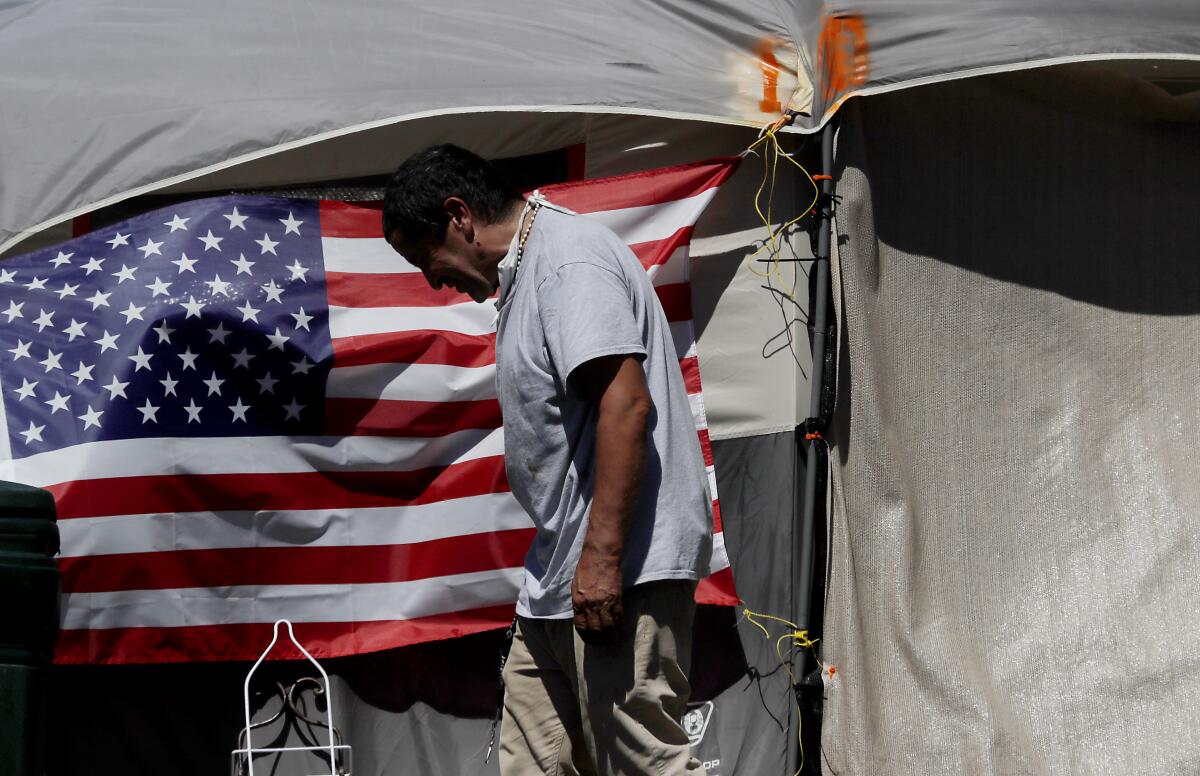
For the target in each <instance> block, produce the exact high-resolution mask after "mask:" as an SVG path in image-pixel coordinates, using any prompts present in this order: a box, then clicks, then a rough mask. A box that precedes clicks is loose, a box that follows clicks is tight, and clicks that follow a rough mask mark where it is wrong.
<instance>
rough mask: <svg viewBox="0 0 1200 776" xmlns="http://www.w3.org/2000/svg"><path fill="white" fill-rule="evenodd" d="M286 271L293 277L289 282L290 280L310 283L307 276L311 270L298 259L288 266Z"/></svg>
mask: <svg viewBox="0 0 1200 776" xmlns="http://www.w3.org/2000/svg"><path fill="white" fill-rule="evenodd" d="M284 269H286V270H287V271H288V272H290V273H292V276H291V277H290V278H288V280H289V281H290V280H299V281H302V282H304V283H307V282H308V278H307V277H306V276H307V275H308V270H309V268H308V267H306V266H304V265H303V264H301V263H300V259H296V260H295V262H293V263H292V264H290V265H288V266H287V267H284Z"/></svg>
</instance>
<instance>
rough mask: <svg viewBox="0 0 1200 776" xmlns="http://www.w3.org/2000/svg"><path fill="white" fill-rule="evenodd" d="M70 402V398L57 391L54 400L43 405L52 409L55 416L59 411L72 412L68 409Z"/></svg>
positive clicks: (51, 412)
mask: <svg viewBox="0 0 1200 776" xmlns="http://www.w3.org/2000/svg"><path fill="white" fill-rule="evenodd" d="M70 400H71V397H70V396H63V395H62V394H61V393H59V392H58V391H55V392H54V396H53V398H51V399H50V400H49V401H46V402H43V403H44V404H46V405H47V406H49V407H50V414H51V415H53V414H55V413H56V412H58V411H59V410H67V411H68V412H69V411H70V410H69V409H68V408H67V402H69V401H70Z"/></svg>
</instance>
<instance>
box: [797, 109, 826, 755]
mask: <svg viewBox="0 0 1200 776" xmlns="http://www.w3.org/2000/svg"><path fill="white" fill-rule="evenodd" d="M819 180H820V181H821V195H820V197H818V199H817V219H818V220H817V225H816V226H817V246H816V247H817V250H816V257H815V258H816V262H815V264H814V271H815V272H816V284H815V286H814V294H813V296H814V300H813V305H812V308H813V309H812V311H811V312H812V316H811V319H810V320H811V321H812V324H813V330H812V369H811V371H810V374H811V375H812V379H811V380H810V381H809V382H810V384H811V393H810V395H809V401H808V418H807V420H805V422H804V425H803V426H801V427H799V428H798V429H797V430H796V432H797V435H799V434H801V433H803V438H802V439H798V440H797V442H801V441H803V442H804V443H805V448H806V451H805V452H806V456H807V457H806V461H805V467H804V496H803V499H804V500H803V502H802V507H801V512H800V525H799V531H798V537H797V561H796V563H795V565H794V566H793V568H794V569H795V570H796V579H795V582H794V586H793V590H795V593H796V624H797V625H799V626H800V628H801V629H802V630H807V629H808V628H809V627H810V626H811V625H812V621H811V620H812V617H811V614H812V613H811V604H812V591H813V560H814V552H813V550H814V547H813V545H814V544H815V538H816V533H815V530H814V528H815V523H816V506H817V466H818V464H819V463H820V456H819V454H818V452H819V451H818V449H817V443H818V442H819V441H820V440H821V438H822V436H821V434H822V433H823V431H824V428H825V422H826V421H827V420H828V419H826V418H822V417H821V397H822V395H823V393H824V391H825V350H826V346H827V343H826V341H825V329H826V326H827V323H828V320H829V297H830V287H829V253H830V251H829V243H830V229H831V222H832V217H833V122H832V121H830V122H829V123H828V124H826V125H825V128H824V129H823V130H822V131H821V175H820V178H819ZM805 662H806V656H805V655H804V654H803V653H801V654H800V660H799V669H800V671H801V672H803V671H804V670H805V669H806V666H805ZM800 681H801V682H803V681H804V679H803V674H802V678H801V679H800ZM800 690H801V685H800V684H797V685H796V686H795V687H793V688H792V692H794V693H795V694H796V699H797V702H799V703H800V704H803V699H801V698H800ZM800 722H801V721H800V720H797V724H798V725H799V724H800ZM788 754H789V760H790V761H791V762H790V763H789V765H788V772H789V773H796V772H797V771H798V770H799V769H800V767H801V765H806V766H807V764H808V763H807V762H805V763H802V762H801V755H800V744H799V741H798V740H793V741H792V743H791V745H790V747H789V753H788ZM805 759H808V758H805ZM814 761H819V759H817V760H814ZM819 768H820V766H819V765H818V766H817V770H816V771H814V772H816V773H819V772H820V770H819Z"/></svg>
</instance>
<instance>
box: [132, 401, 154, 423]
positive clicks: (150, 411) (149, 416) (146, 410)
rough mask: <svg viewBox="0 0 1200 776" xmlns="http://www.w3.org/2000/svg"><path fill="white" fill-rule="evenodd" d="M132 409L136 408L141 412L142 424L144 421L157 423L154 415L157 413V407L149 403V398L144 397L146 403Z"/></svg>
mask: <svg viewBox="0 0 1200 776" xmlns="http://www.w3.org/2000/svg"><path fill="white" fill-rule="evenodd" d="M134 409H136V410H137V411H138V412H140V413H142V424H143V425H145V424H146V423H157V422H158V418H157V417H155V416H156V415H158V409H159V408H158V407H155V406H154V405H153V404H151V403H150V400H149V399H146V403H145V404H143V405H142V406H141V407H134Z"/></svg>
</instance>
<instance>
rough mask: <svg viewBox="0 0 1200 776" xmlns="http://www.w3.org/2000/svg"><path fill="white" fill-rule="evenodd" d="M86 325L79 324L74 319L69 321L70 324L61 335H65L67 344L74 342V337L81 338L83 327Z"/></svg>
mask: <svg viewBox="0 0 1200 776" xmlns="http://www.w3.org/2000/svg"><path fill="white" fill-rule="evenodd" d="M85 325H86V324H83V323H80V322H79V321H77V320H75V319H74V318H72V319H71V324H70V325H69V326H67V328H65V329H63V334H66V335H67V342H74V341H75V338H76V337H82V336H83V327H84V326H85Z"/></svg>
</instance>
